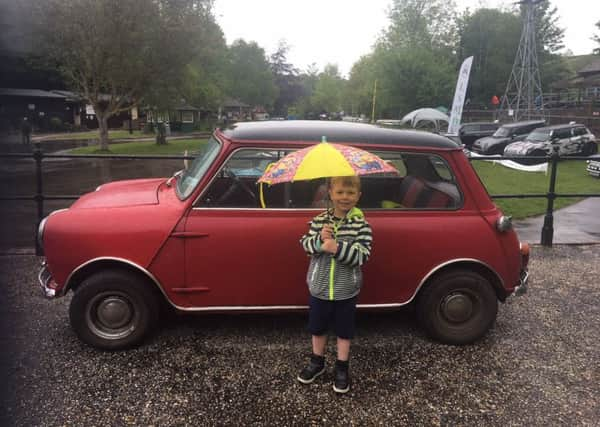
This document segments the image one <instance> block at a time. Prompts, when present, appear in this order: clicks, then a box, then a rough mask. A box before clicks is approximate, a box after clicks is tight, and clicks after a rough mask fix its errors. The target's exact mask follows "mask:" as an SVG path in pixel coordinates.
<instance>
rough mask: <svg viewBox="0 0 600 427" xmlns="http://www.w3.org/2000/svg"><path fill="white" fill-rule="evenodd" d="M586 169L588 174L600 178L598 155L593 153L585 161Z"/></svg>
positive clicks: (599, 158)
mask: <svg viewBox="0 0 600 427" xmlns="http://www.w3.org/2000/svg"><path fill="white" fill-rule="evenodd" d="M587 171H588V173H589V174H590V175H592V176H595V177H596V178H600V155H595V156H592V157H591V158H590V160H588V161H587Z"/></svg>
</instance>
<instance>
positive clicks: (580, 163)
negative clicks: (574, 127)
mask: <svg viewBox="0 0 600 427" xmlns="http://www.w3.org/2000/svg"><path fill="white" fill-rule="evenodd" d="M472 164H473V167H474V168H475V170H476V171H477V174H478V175H479V177H480V178H481V181H482V182H483V183H484V185H485V187H486V188H487V190H488V193H489V194H490V195H493V194H535V193H544V194H545V193H547V192H548V187H549V186H550V169H548V174H544V173H539V172H522V171H518V170H515V169H509V168H506V167H504V166H502V165H498V164H493V163H491V162H485V161H481V160H479V161H473V162H472ZM585 167H586V162H585V161H584V160H563V161H561V162H560V163H559V164H558V168H557V171H556V192H557V193H600V180H598V179H597V178H594V177H592V176H590V175H588V173H587V172H586V170H585ZM579 200H581V198H576V197H559V198H557V199H555V200H554V208H555V209H560V208H563V207H565V206H568V205H571V204H573V203H575V202H578V201H579ZM494 202H495V203H496V204H497V205H498V206H499V207H500V208H501V209H502V211H503V212H504V213H505V214H507V215H512V216H513V217H514V218H517V219H521V218H526V217H529V216H535V215H541V214H543V213H545V212H546V206H547V204H548V201H547V199H541V198H539V199H538V198H535V199H533V198H532V199H495V200H494Z"/></svg>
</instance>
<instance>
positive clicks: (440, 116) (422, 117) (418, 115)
mask: <svg viewBox="0 0 600 427" xmlns="http://www.w3.org/2000/svg"><path fill="white" fill-rule="evenodd" d="M439 120H441V121H444V122H449V121H450V117H448V115H447V114H444V113H443V112H441V111H439V110H437V109H435V108H419V109H417V110H414V111H411V112H410V113H408V114H407V115H405V116H404V117H402V120H401V121H400V122H401V123H408V122H410V125H411V126H412V127H416V126H417V125H418V124H419V122H422V121H431V122H436V123H437V121H439Z"/></svg>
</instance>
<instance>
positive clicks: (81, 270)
mask: <svg viewBox="0 0 600 427" xmlns="http://www.w3.org/2000/svg"><path fill="white" fill-rule="evenodd" d="M103 270H120V271H126V272H130V273H133V274H135V275H136V276H138V277H140V278H141V279H143V280H144V281H145V282H146V283H148V286H149V287H151V288H152V289H154V291H155V292H156V294H157V296H159V297H160V298H161V299H162V300H164V301H167V302H168V303H169V304H171V305H172V303H171V301H170V300H169V298H168V296H167V295H166V294H165V292H164V290H163V288H162V286H161V284H160V282H159V281H158V280H157V279H156V277H154V275H153V274H152V273H151V272H149V271H148V270H146V269H145V268H143V267H142V266H140V265H138V264H136V263H134V262H132V261H129V260H126V259H122V258H112V257H102V258H95V259H92V260H89V261H87V262H85V263H83V264H81V265H80V266H78V267H77V268H75V269H74V270H73V272H72V273H71V274H70V275H69V277H68V278H67V280H66V282H65V287H64V290H63V293H67V292H68V291H69V290H72V291H75V290H76V289H77V287H78V286H79V285H80V284H81V283H82V282H83V281H84V280H85V279H86V278H88V277H90V276H92V275H93V274H96V273H98V272H100V271H103Z"/></svg>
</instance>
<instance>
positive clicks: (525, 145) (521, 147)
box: [504, 141, 546, 155]
mask: <svg viewBox="0 0 600 427" xmlns="http://www.w3.org/2000/svg"><path fill="white" fill-rule="evenodd" d="M545 146H546V144H544V143H543V142H532V141H520V142H513V143H512V144H508V145H507V146H506V148H505V149H504V154H520V155H525V154H527V153H531V152H532V151H533V150H537V149H544V147H545Z"/></svg>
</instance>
